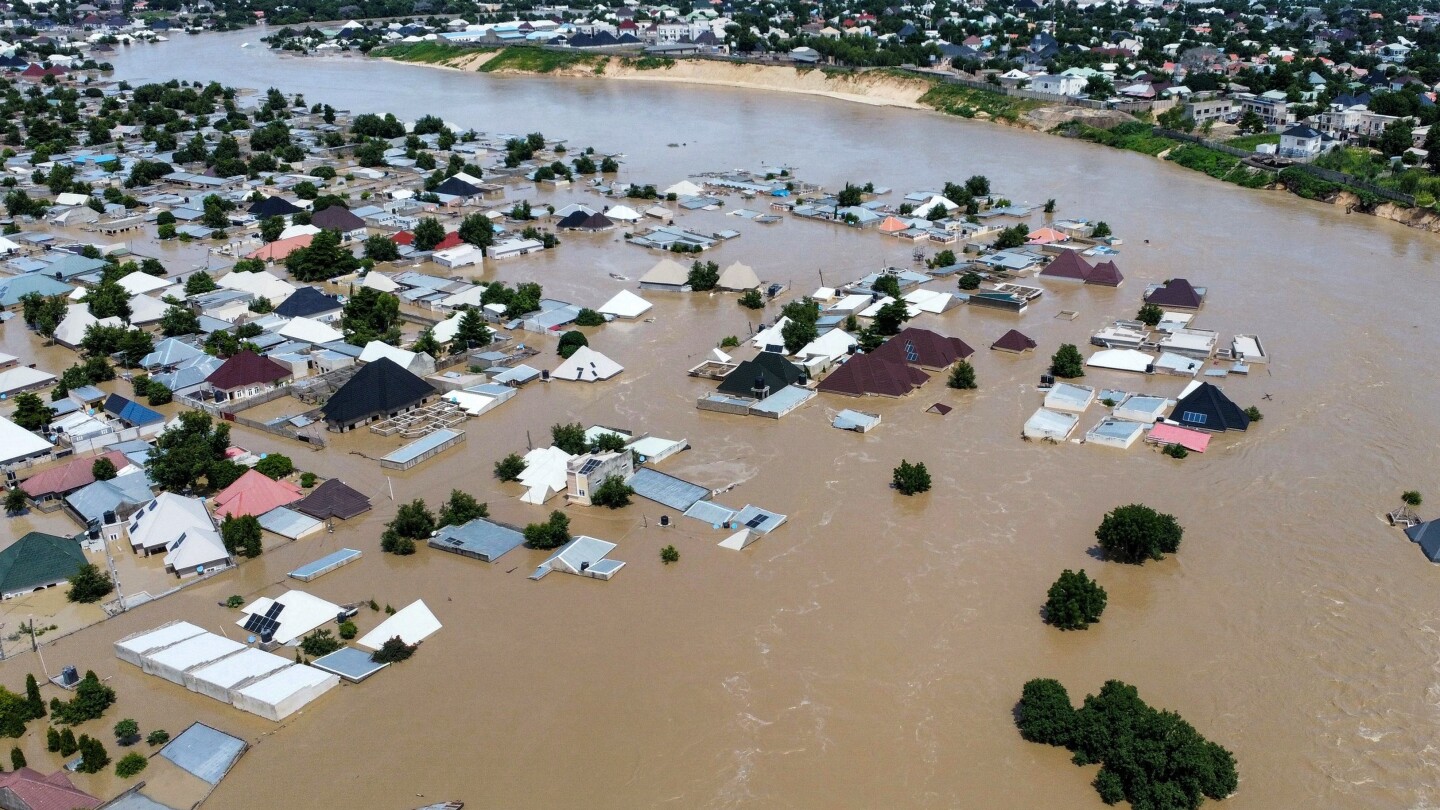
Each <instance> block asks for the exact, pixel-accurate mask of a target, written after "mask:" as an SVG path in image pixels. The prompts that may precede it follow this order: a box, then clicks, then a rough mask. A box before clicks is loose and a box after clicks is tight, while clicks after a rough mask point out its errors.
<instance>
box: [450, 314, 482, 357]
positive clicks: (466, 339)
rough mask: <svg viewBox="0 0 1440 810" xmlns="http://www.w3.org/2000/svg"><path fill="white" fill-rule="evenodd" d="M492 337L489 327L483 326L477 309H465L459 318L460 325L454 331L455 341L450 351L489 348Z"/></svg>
mask: <svg viewBox="0 0 1440 810" xmlns="http://www.w3.org/2000/svg"><path fill="white" fill-rule="evenodd" d="M491 339H492V335H491V334H490V329H489V327H487V326H485V320H484V318H482V317H481V315H480V310H478V309H467V310H465V313H464V314H463V315H461V316H460V324H459V326H457V327H456V329H455V339H454V340H453V341H452V347H453V348H452V349H451V351H455V349H456V348H459V349H467V350H468V349H470V348H479V347H481V346H489V345H490V341H491Z"/></svg>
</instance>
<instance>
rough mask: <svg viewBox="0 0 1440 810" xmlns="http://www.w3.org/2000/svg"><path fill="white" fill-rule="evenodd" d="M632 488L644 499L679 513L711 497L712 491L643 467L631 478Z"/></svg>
mask: <svg viewBox="0 0 1440 810" xmlns="http://www.w3.org/2000/svg"><path fill="white" fill-rule="evenodd" d="M630 488H631V489H633V490H635V494H636V495H639V496H640V497H642V498H645V499H647V500H651V501H654V502H656V503H658V504H660V505H661V506H668V507H670V508H671V509H674V510H676V511H679V512H684V511H685V510H686V509H689V508H690V507H691V506H694V505H695V502H696V501H699V500H701V499H703V498H708V497H710V490H708V489H706V488H705V487H702V486H700V485H699V484H692V483H690V482H689V481H686V480H683V479H680V478H676V477H675V476H673V475H666V474H665V473H662V472H660V471H659V470H652V469H650V468H649V467H641V468H640V469H638V470H636V471H635V475H634V476H632V477H631V478H630Z"/></svg>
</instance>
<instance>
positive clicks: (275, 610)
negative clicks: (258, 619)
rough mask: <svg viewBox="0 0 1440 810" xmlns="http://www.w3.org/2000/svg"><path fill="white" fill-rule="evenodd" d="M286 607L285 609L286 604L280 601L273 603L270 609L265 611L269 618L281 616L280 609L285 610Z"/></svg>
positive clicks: (266, 616)
mask: <svg viewBox="0 0 1440 810" xmlns="http://www.w3.org/2000/svg"><path fill="white" fill-rule="evenodd" d="M284 609H285V605H283V604H281V603H280V602H276V603H275V604H273V605H271V606H270V609H269V610H267V611H265V618H267V619H275V618H279V616H280V611H282V610H284Z"/></svg>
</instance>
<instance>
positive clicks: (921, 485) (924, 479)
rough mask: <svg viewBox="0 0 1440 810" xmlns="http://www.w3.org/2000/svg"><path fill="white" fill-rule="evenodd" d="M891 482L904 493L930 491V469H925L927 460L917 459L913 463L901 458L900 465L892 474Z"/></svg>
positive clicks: (913, 493)
mask: <svg viewBox="0 0 1440 810" xmlns="http://www.w3.org/2000/svg"><path fill="white" fill-rule="evenodd" d="M890 482H891V484H892V485H893V486H894V487H895V489H897V490H899V491H900V494H902V495H918V494H920V493H922V492H929V491H930V471H929V470H927V469H925V462H923V461H917V462H916V463H914V464H911V463H910V462H909V461H906V460H904V459H901V461H900V466H898V467H896V468H895V470H894V473H893V474H892V475H891V479H890Z"/></svg>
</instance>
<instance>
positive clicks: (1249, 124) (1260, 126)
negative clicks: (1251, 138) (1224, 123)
mask: <svg viewBox="0 0 1440 810" xmlns="http://www.w3.org/2000/svg"><path fill="white" fill-rule="evenodd" d="M1238 127H1239V132H1240V134H1241V135H1244V134H1246V133H1251V132H1264V131H1265V120H1264V119H1262V118H1261V117H1260V115H1259V113H1257V112H1255V111H1254V110H1246V111H1245V112H1244V114H1242V115H1241V116H1240V121H1239V124H1238Z"/></svg>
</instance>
